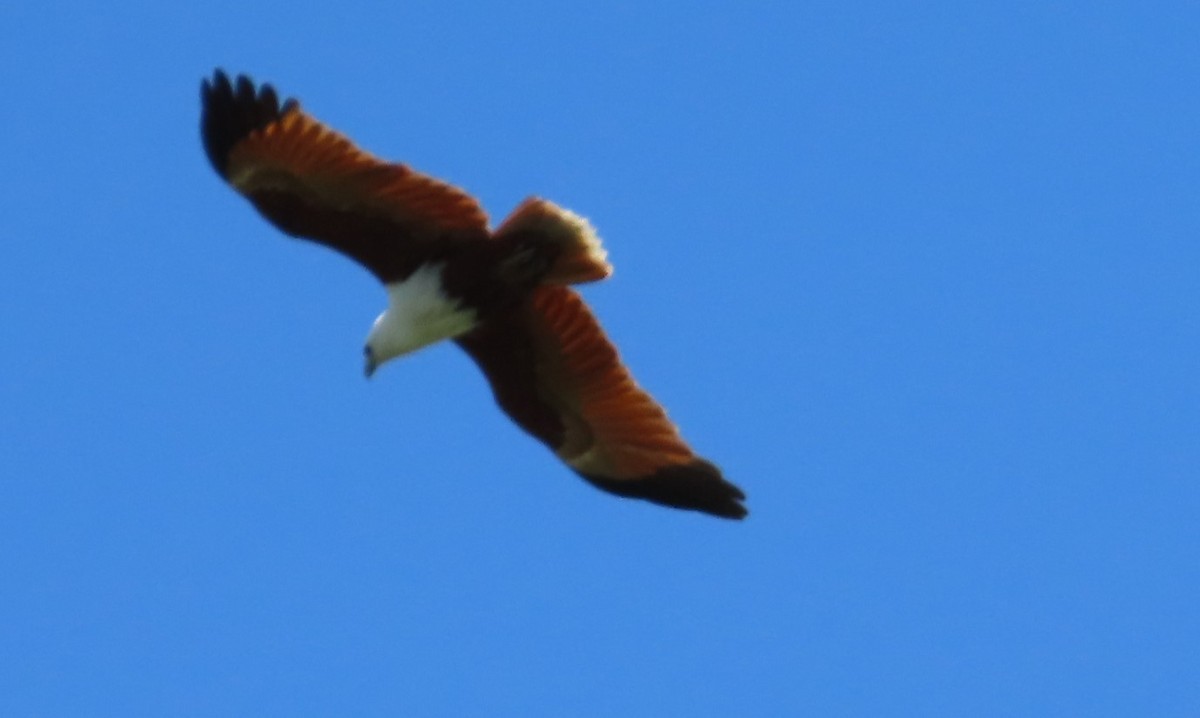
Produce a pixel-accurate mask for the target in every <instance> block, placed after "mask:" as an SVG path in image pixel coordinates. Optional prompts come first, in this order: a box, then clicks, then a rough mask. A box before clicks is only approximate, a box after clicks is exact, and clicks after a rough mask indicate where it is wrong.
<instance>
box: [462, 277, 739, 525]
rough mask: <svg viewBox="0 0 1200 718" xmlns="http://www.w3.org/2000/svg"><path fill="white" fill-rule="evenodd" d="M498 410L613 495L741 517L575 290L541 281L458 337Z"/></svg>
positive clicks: (725, 486) (732, 489) (734, 493)
mask: <svg viewBox="0 0 1200 718" xmlns="http://www.w3.org/2000/svg"><path fill="white" fill-rule="evenodd" d="M456 341H457V342H458V343H459V345H460V346H462V347H463V349H465V350H466V352H467V353H468V354H470V355H471V357H472V358H473V359H474V360H475V362H476V363H477V364H478V365H479V367H480V368H481V369H483V372H484V373H485V374H486V375H487V377H488V380H489V381H490V383H491V386H492V391H493V392H494V393H495V395H496V401H497V403H499V405H500V407H501V408H502V409H503V410H504V411H505V412H506V413H507V414H508V415H509V416H510V417H512V419H513V420H514V421H516V422H517V424H519V425H520V426H521V427H522V428H523V429H525V431H527V432H529V433H530V434H532V435H533V436H535V437H537V438H538V439H540V440H541V441H542V442H543V443H545V444H546V445H547V446H549V447H550V448H551V449H553V450H554V452H555V453H556V454H557V455H558V457H559V458H560V459H562V460H563V461H564V462H566V463H567V465H569V466H570V467H571V468H572V469H574V470H575V471H576V472H577V473H578V474H579V475H580V476H582V477H583V478H585V479H587V480H588V481H589V482H591V483H592V484H594V485H595V486H597V487H599V488H601V489H604V490H605V491H610V492H612V493H615V494H619V495H621V496H628V497H634V498H640V499H646V500H648V501H653V502H655V503H658V504H663V505H666V506H674V507H676V508H682V509H692V510H695V511H703V512H706V513H710V514H714V515H716V516H721V517H724V518H731V519H740V518H742V517H744V516H745V515H746V509H745V507H743V506H742V504H741V503H740V502H741V501H742V500H743V499H745V495H744V494H743V493H742V492H741V490H740V489H738V488H737V487H736V486H734V485H733V484H731V483H729V482H727V481H726V480H725V479H724V478H723V477H722V476H721V472H720V470H719V469H717V467H715V466H714V465H712V464H711V463H709V462H708V461H706V460H704V459H702V458H700V457H698V456H697V455H696V454H695V453H693V452H692V450H691V448H689V447H688V445H687V444H686V443H685V442H684V441H683V439H682V438H681V437H680V436H679V432H678V430H677V429H676V428H675V425H674V424H672V423H671V420H670V419H669V418H667V414H666V412H665V411H664V410H663V408H662V406H660V405H659V404H658V402H656V401H655V400H654V399H653V398H652V397H651V396H650V395H649V394H647V393H646V392H645V391H643V390H642V389H641V388H640V387H638V385H637V383H636V382H634V380H633V377H632V376H630V374H629V371H628V370H627V369H626V368H625V366H624V365H623V364H622V363H621V360H620V358H619V357H618V356H617V351H616V348H615V347H614V346H613V345H612V343H611V342H610V341H609V340H608V338H607V337H606V336H605V335H604V331H603V330H602V329H601V328H600V325H599V324H598V323H597V321H596V319H595V317H594V316H592V313H591V312H590V311H589V310H588V308H587V306H586V305H585V304H584V303H583V300H582V299H581V298H580V296H579V295H578V294H577V293H576V292H575V291H574V290H572V289H569V288H567V287H551V286H544V287H539V288H538V289H536V290H535V291H534V293H533V294H532V295H531V296H530V297H529V299H528V300H527V301H526V303H525V305H524V306H523V307H522V308H521V309H520V310H519V311H517V312H514V313H512V314H509V315H506V316H503V317H497V318H495V319H492V320H490V321H488V322H485V323H484V324H482V325H481V326H479V327H478V328H476V329H475V330H473V331H471V332H470V333H468V334H465V335H463V336H461V337H459V338H458V339H457V340H456Z"/></svg>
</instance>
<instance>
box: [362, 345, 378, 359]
mask: <svg viewBox="0 0 1200 718" xmlns="http://www.w3.org/2000/svg"><path fill="white" fill-rule="evenodd" d="M374 353H375V352H374V351H373V350H372V349H371V347H363V356H365V357H370V356H371V355H372V354H374Z"/></svg>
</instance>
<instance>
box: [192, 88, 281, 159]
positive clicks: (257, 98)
mask: <svg viewBox="0 0 1200 718" xmlns="http://www.w3.org/2000/svg"><path fill="white" fill-rule="evenodd" d="M200 103H201V112H200V136H201V138H202V139H203V140H204V151H205V153H206V154H207V155H208V161H209V162H211V163H212V166H213V169H215V170H216V171H217V173H218V174H220V175H221V176H222V177H225V176H226V169H227V168H228V164H229V153H230V151H232V150H233V148H234V146H235V145H237V143H239V142H241V141H242V140H243V139H244V138H245V137H246V136H247V135H249V134H250V133H252V132H254V131H256V130H261V129H262V128H264V127H266V126H267V125H269V124H271V123H272V122H274V121H276V120H278V119H279V118H280V117H282V116H284V115H286V114H287V113H289V112H291V111H292V110H294V109H296V108H297V107H299V103H297V102H296V101H295V100H293V99H289V100H287V101H286V102H284V103H283V104H282V106H281V105H280V103H279V96H278V95H276V94H275V88H273V87H271V86H270V85H267V84H264V85H262V87H260V88H255V85H254V81H253V80H251V79H250V77H249V76H247V75H238V76H237V78H236V79H235V80H233V81H232V82H231V81H230V79H229V76H228V75H226V74H225V71H224V70H216V71H215V72H214V73H213V77H212V79H211V80H209V79H205V80H204V81H203V82H202V83H201V85H200Z"/></svg>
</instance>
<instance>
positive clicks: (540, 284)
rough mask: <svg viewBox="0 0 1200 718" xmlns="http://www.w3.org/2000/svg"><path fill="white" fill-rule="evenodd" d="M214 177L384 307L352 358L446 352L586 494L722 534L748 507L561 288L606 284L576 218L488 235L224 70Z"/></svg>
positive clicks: (478, 212) (459, 201)
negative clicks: (373, 285) (348, 268)
mask: <svg viewBox="0 0 1200 718" xmlns="http://www.w3.org/2000/svg"><path fill="white" fill-rule="evenodd" d="M200 89H201V93H200V94H201V118H200V134H201V139H202V142H203V145H204V150H205V153H206V155H207V157H208V160H209V162H210V163H211V164H212V167H213V169H214V170H216V173H217V174H218V175H219V176H220V177H221V178H222V179H223V180H224V181H225V182H226V183H228V184H229V185H230V186H231V187H232V188H233V189H234V190H235V191H237V192H238V193H239V194H241V195H242V196H243V197H244V198H245V199H247V200H249V202H250V204H251V205H253V207H254V209H256V210H257V211H258V213H259V214H260V215H262V216H263V217H264V218H265V219H266V220H267V221H269V222H270V223H271V224H273V225H275V227H277V228H278V229H280V230H282V231H283V232H284V233H285V234H287V235H290V236H292V237H295V238H299V239H305V240H310V241H313V242H316V243H318V244H322V245H324V246H326V247H328V248H330V249H333V250H335V251H336V252H339V253H341V254H342V255H344V256H346V257H348V258H350V259H352V260H354V261H356V262H358V263H359V264H361V265H362V266H363V267H364V268H365V269H366V270H367V271H368V272H370V273H371V274H372V275H374V276H375V278H376V279H377V280H379V282H381V283H382V284H383V287H384V289H385V291H386V294H387V298H388V303H387V307H386V309H385V310H384V311H383V312H382V313H381V314H380V315H379V316H378V317H377V318H376V319H375V321H374V323H373V324H372V325H371V327H370V330H369V332H368V334H367V338H366V342H365V346H364V349H363V361H364V373H365V374H366V376H367V377H368V378H369V377H370V376H371V375H372V374H374V373H375V372H376V371H377V370H378V369H379V368H380V367H381V366H382V365H383V364H385V363H386V362H388V361H390V360H392V359H395V358H397V357H402V356H405V355H407V354H410V353H412V352H415V351H417V350H419V349H421V348H423V347H426V346H428V345H431V344H434V343H437V342H441V341H444V340H451V341H453V342H454V343H455V344H457V345H458V346H459V347H461V348H462V350H463V351H465V352H466V353H467V355H468V356H470V357H471V359H472V360H474V362H475V364H477V365H478V367H479V368H480V370H482V372H483V374H484V375H485V376H486V378H487V380H488V382H489V384H490V387H491V390H492V393H493V395H494V398H495V400H496V403H497V404H498V405H499V407H500V409H501V410H502V411H503V412H505V413H506V414H507V415H508V416H509V417H510V418H511V419H512V420H513V421H514V422H515V423H516V424H517V425H518V426H519V427H521V428H522V429H523V430H524V431H525V432H527V433H528V434H530V435H532V436H533V437H534V438H536V439H538V440H539V441H541V442H542V443H543V444H545V445H546V446H547V447H548V448H549V449H550V450H551V451H552V452H553V453H554V454H555V455H556V456H557V457H558V458H559V459H560V460H561V461H562V462H563V463H565V464H566V465H567V466H568V467H570V469H572V470H573V471H574V472H575V473H576V474H578V475H579V476H580V477H582V478H583V479H584V480H586V481H587V482H589V483H590V484H592V485H593V486H595V487H597V488H599V489H602V490H604V491H607V492H610V493H612V494H616V495H618V496H621V497H626V498H633V499H642V500H646V501H649V502H652V503H655V504H659V505H662V506H668V507H672V508H677V509H685V510H691V511H698V512H701V513H704V514H709V515H712V516H717V517H720V518H726V519H741V518H744V517H745V516H746V515H747V510H746V508H745V506H744V503H743V502H744V501H745V494H744V493H743V492H742V491H741V489H739V488H738V487H737V486H735V485H734V484H732V483H730V482H729V481H728V480H726V479H725V477H724V475H723V474H722V472H721V470H720V469H719V468H717V466H716V465H715V464H713V463H712V462H710V461H708V460H707V459H704V458H702V457H700V456H698V455H697V454H696V453H695V452H693V451H692V449H691V447H690V446H689V445H688V444H687V443H686V442H685V441H684V440H683V438H682V437H681V436H680V433H679V430H678V429H677V427H676V426H675V424H674V423H672V421H671V420H670V419H669V418H668V416H667V414H666V411H665V410H664V409H663V407H662V406H661V405H660V404H659V403H658V402H657V401H655V400H654V398H653V397H651V396H650V395H649V394H648V393H647V392H646V391H645V390H643V389H642V388H641V387H640V386H639V385H638V384H637V383H636V381H635V380H634V379H633V377H632V375H631V374H630V372H629V370H628V369H627V368H626V367H625V365H624V363H623V362H622V360H621V358H620V356H619V355H618V353H617V350H616V348H615V347H614V346H613V344H612V342H611V341H610V340H609V339H608V337H607V336H606V335H605V333H604V331H603V329H602V328H601V327H600V324H599V322H598V321H597V320H596V318H595V316H594V315H593V314H592V312H591V310H590V309H589V308H588V306H587V304H585V302H584V301H583V299H582V297H581V296H580V295H579V293H578V292H577V291H576V290H574V289H573V288H572V285H577V284H585V283H589V282H596V281H599V280H602V279H605V278H607V277H608V276H609V275H610V274H611V273H612V265H611V264H610V263H609V262H608V259H607V252H606V250H605V249H604V246H603V245H602V244H601V241H600V238H599V236H598V235H597V233H596V230H595V229H594V228H593V226H592V224H591V223H590V222H589V221H588V220H587V219H585V218H584V217H582V216H580V215H578V214H576V213H574V212H572V211H570V210H567V209H565V208H563V207H560V206H558V205H556V204H554V203H552V202H550V201H548V200H545V199H541V198H539V197H529V198H528V199H525V200H523V201H522V202H521V203H519V204H518V205H517V207H516V208H515V209H514V210H513V211H512V213H511V214H510V215H509V216H508V217H507V219H505V220H504V221H503V222H501V223H500V224H499V225H498V226H497V227H495V229H492V228H490V226H489V220H488V216H487V214H486V213H485V212H484V210H483V208H482V207H481V206H480V204H479V203H478V202H477V201H476V200H475V199H474V198H473V197H471V196H470V195H468V194H467V193H465V192H464V191H463V190H461V189H459V188H457V187H455V186H452V185H450V184H447V183H445V182H443V181H441V180H438V179H435V178H433V177H431V176H428V175H425V174H422V173H420V172H418V171H416V170H413V169H412V168H410V167H408V166H407V165H404V164H401V163H396V162H387V161H384V160H382V159H379V158H378V157H376V156H374V155H372V154H370V153H368V152H366V151H365V150H363V149H360V148H359V147H358V146H357V145H356V144H354V142H352V141H351V140H350V139H349V138H348V137H346V136H345V135H343V134H341V133H339V132H337V131H335V130H333V129H331V128H330V127H328V126H327V125H325V124H323V123H322V122H320V121H319V120H317V119H316V118H314V117H313V116H312V115H309V114H308V113H307V112H305V111H304V110H303V109H301V107H300V103H299V102H298V101H297V100H296V99H295V98H288V99H285V100H282V101H281V100H280V96H279V94H278V93H277V92H276V90H275V88H274V87H273V86H272V85H270V84H268V83H263V84H261V85H259V84H256V83H255V81H254V80H253V79H251V78H250V77H249V76H248V75H245V74H239V75H237V76H236V78H234V79H230V76H229V75H228V74H226V73H225V72H224V71H223V70H220V69H218V70H216V71H214V73H213V75H212V77H211V78H209V77H205V78H204V79H203V80H202V82H201V88H200Z"/></svg>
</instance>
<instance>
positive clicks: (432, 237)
mask: <svg viewBox="0 0 1200 718" xmlns="http://www.w3.org/2000/svg"><path fill="white" fill-rule="evenodd" d="M201 101H202V103H203V112H202V116H201V135H202V137H203V140H204V147H205V151H206V152H207V154H208V158H209V160H210V161H211V162H212V165H213V168H214V169H216V170H217V172H218V173H219V174H220V175H221V176H222V177H223V178H224V179H225V180H226V181H228V182H229V184H230V185H232V186H233V187H234V188H235V189H236V190H237V191H238V192H240V193H241V194H242V195H244V196H245V197H246V198H247V199H249V200H250V201H251V202H252V203H253V204H254V206H255V208H257V209H258V211H259V212H260V213H262V214H263V216H265V217H266V218H267V219H268V220H270V221H271V222H273V223H274V224H275V225H276V226H278V227H279V228H280V229H282V230H283V231H284V232H287V233H288V234H291V235H293V236H297V237H302V238H305V239H311V240H314V241H317V242H320V243H322V244H325V245H328V246H330V247H332V248H334V249H336V250H338V251H340V252H342V253H343V254H346V255H348V256H350V257H352V258H353V259H356V260H358V261H359V262H360V263H362V264H363V265H365V266H366V267H367V268H368V269H369V270H371V271H372V272H373V273H374V274H375V275H376V276H378V277H379V278H380V279H381V280H383V281H389V280H391V279H394V278H396V276H394V275H398V276H404V274H406V273H407V272H409V271H411V270H412V268H413V265H414V263H415V262H419V261H420V258H419V256H418V255H420V254H421V252H420V245H421V244H422V243H425V242H431V241H436V240H439V239H447V238H453V237H456V236H462V237H470V238H478V237H480V236H486V233H487V224H488V219H487V215H486V214H485V213H484V212H483V210H482V209H481V208H480V206H479V204H478V203H477V202H476V201H475V200H474V199H473V198H472V197H471V196H470V195H468V194H466V193H465V192H463V191H462V190H460V189H458V188H456V187H453V186H451V185H449V184H446V183H444V182H441V181H439V180H436V179H434V178H432V177H429V176H427V175H424V174H421V173H420V172H416V171H414V170H412V169H410V168H409V167H407V166H405V165H402V164H398V163H388V162H384V161H382V160H380V159H378V158H376V157H374V156H372V155H370V154H368V153H367V152H364V151H363V150H361V149H359V148H358V147H357V146H356V145H355V144H354V143H353V142H351V141H350V140H349V139H348V138H346V137H345V136H343V135H341V134H339V133H337V132H335V131H334V130H332V129H330V128H329V127H327V126H325V125H324V124H322V123H321V122H319V121H317V120H316V119H314V118H313V117H312V116H310V115H308V114H307V113H306V112H304V111H303V110H302V109H300V105H299V103H297V102H296V101H295V100H291V99H289V100H287V101H285V102H283V103H280V101H279V99H278V96H277V95H276V93H275V90H274V89H273V88H272V87H271V86H270V85H263V86H261V87H256V86H255V85H254V83H253V82H252V81H251V80H250V79H249V78H247V77H246V76H244V75H243V76H239V77H238V78H237V79H236V80H235V81H233V82H231V81H230V79H229V78H228V77H227V76H226V75H225V73H223V72H220V71H218V72H217V73H216V74H215V75H214V77H213V79H212V80H211V81H209V80H206V81H205V82H204V83H203V86H202V88H201Z"/></svg>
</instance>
